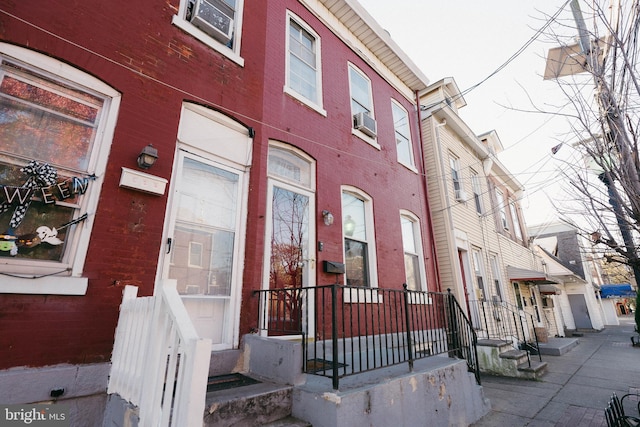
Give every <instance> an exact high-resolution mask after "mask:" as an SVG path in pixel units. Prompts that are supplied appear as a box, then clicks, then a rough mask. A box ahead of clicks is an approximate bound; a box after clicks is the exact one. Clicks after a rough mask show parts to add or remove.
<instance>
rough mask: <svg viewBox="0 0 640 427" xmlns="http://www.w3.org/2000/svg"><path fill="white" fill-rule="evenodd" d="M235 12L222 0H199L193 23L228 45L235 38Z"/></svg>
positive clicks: (193, 13)
mask: <svg viewBox="0 0 640 427" xmlns="http://www.w3.org/2000/svg"><path fill="white" fill-rule="evenodd" d="M233 16H234V11H233V9H231V8H230V7H229V6H228V5H227V4H225V3H224V2H223V1H221V0H197V1H196V2H195V4H194V5H193V12H192V13H191V23H192V24H193V25H195V26H196V27H198V28H199V29H201V30H202V31H204V32H205V33H207V34H208V35H210V36H211V37H213V38H214V39H216V40H218V41H219V42H220V43H224V44H227V43H229V41H230V40H231V37H232V36H233Z"/></svg>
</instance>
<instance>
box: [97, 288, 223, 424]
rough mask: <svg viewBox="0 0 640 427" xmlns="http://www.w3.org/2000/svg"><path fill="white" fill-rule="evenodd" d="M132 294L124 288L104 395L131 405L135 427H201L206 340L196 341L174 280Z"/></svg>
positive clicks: (207, 351) (208, 343)
mask: <svg viewBox="0 0 640 427" xmlns="http://www.w3.org/2000/svg"><path fill="white" fill-rule="evenodd" d="M137 293H138V288H137V287H135V286H126V287H125V290H124V294H123V298H122V305H121V307H120V318H119V320H118V327H117V328H116V336H115V343H114V346H113V356H112V358H111V373H110V376H109V386H108V389H107V393H109V394H113V393H117V394H118V395H120V397H122V398H123V399H125V400H127V401H128V402H130V403H131V404H133V405H135V406H137V407H138V408H139V411H140V412H139V416H140V423H139V425H140V426H141V427H146V426H153V427H156V426H162V427H164V426H179V427H183V426H185V427H187V426H188V427H191V426H202V420H203V416H204V406H205V395H206V392H207V374H208V371H209V360H210V357H211V340H210V339H201V338H199V337H198V335H197V333H196V331H195V328H194V327H193V324H192V323H191V319H190V318H189V315H188V314H187V311H186V310H185V308H184V305H183V304H182V301H181V299H180V295H179V294H178V292H177V290H176V283H175V280H167V281H166V282H165V283H164V284H163V286H161V287H160V291H159V293H158V294H157V295H155V296H151V297H140V298H137Z"/></svg>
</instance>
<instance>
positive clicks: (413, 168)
mask: <svg viewBox="0 0 640 427" xmlns="http://www.w3.org/2000/svg"><path fill="white" fill-rule="evenodd" d="M398 163H399V164H401V165H402V166H404V167H405V168H407V169H409V170H410V171H411V172H413V173H415V174H417V173H418V169H416V167H415V166H413V165H408V164H406V163H402V162H401V161H400V160H398Z"/></svg>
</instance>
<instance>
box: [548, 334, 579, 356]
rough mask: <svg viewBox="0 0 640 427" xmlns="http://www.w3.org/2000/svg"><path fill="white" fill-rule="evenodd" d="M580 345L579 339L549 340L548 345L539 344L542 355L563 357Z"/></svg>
mask: <svg viewBox="0 0 640 427" xmlns="http://www.w3.org/2000/svg"><path fill="white" fill-rule="evenodd" d="M578 344H580V340H579V339H578V338H549V340H548V341H547V342H546V343H540V344H538V346H539V348H540V354H549V355H552V356H562V355H563V354H565V353H567V352H569V351H570V350H572V349H573V348H574V347H576V346H577V345H578Z"/></svg>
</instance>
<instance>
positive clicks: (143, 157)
mask: <svg viewBox="0 0 640 427" xmlns="http://www.w3.org/2000/svg"><path fill="white" fill-rule="evenodd" d="M156 160H158V150H157V149H156V148H155V147H154V146H153V145H151V144H149V145H147V146H146V147H144V148H143V149H142V151H141V152H140V154H139V155H138V166H140V167H141V168H142V169H149V168H150V167H151V166H153V165H154V163H155V162H156Z"/></svg>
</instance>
